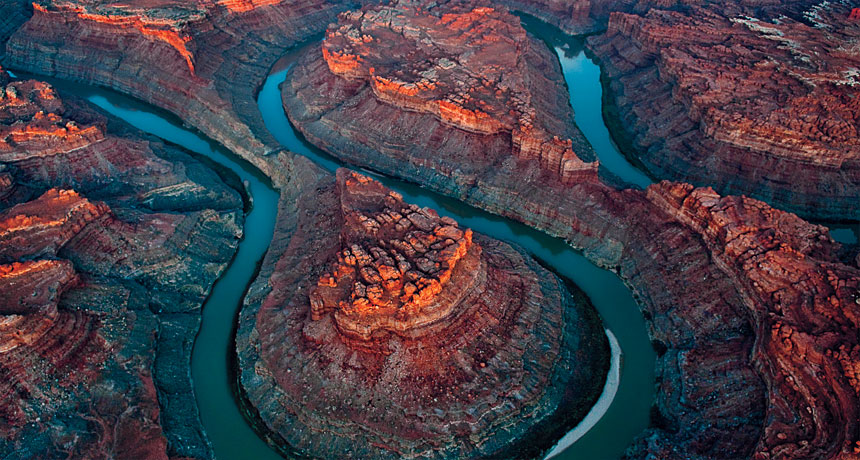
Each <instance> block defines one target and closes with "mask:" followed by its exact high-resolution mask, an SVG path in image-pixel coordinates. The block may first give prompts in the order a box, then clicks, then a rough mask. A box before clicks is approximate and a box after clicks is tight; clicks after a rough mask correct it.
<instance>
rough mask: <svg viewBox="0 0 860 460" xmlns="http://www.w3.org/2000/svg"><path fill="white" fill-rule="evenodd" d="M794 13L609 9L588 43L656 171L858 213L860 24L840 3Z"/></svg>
mask: <svg viewBox="0 0 860 460" xmlns="http://www.w3.org/2000/svg"><path fill="white" fill-rule="evenodd" d="M799 3H800V4H803V3H806V4H808V3H809V2H799ZM795 10H797V8H796V6H795V5H787V6H784V7H780V8H770V9H768V10H766V12H761V13H755V12H754V11H749V9H746V10H745V9H742V8H741V7H740V6H739V5H736V4H734V3H732V2H729V4H726V5H724V4H720V5H710V6H705V7H689V8H686V9H683V10H681V11H660V10H651V11H649V12H647V14H645V13H643V14H641V15H636V14H624V13H613V15H612V17H611V19H610V21H609V29H608V31H607V32H606V33H605V34H602V35H600V36H595V37H591V38H590V39H589V46H590V48H591V50H592V51H593V52H594V54H595V55H597V57H598V58H599V60H600V61H601V65H602V68H603V71H604V75H605V76H606V77H607V78H608V81H609V88H610V90H611V93H610V101H611V102H612V104H613V105H614V108H613V112H612V116H613V118H616V117H617V121H616V122H614V127H615V129H616V130H617V131H618V133H619V134H620V135H621V136H622V137H623V138H626V140H627V142H628V143H629V144H630V145H631V146H632V147H633V150H634V151H635V152H636V153H637V157H638V158H639V159H640V160H641V161H642V163H644V164H645V166H646V167H647V168H648V169H649V170H650V171H651V172H652V173H653V174H654V175H656V176H658V177H661V178H667V179H675V180H682V181H686V182H691V183H694V184H697V185H713V186H714V188H716V189H717V190H718V191H720V192H722V193H736V194H745V195H750V196H754V197H756V198H760V199H762V200H764V201H767V202H768V203H770V204H772V205H775V206H777V207H780V208H782V209H787V210H791V211H794V212H797V213H799V214H801V215H804V216H809V217H815V218H827V219H858V218H860V207H858V206H857V197H858V196H860V143H858V142H860V141H858V127H860V109H858V106H857V100H856V94H857V90H856V87H857V85H860V79H858V75H857V68H858V67H860V54H858V53H857V52H856V49H855V48H856V46H857V43H858V42H860V25H858V24H857V22H856V21H854V20H852V19H850V17H849V16H850V8H849V7H848V6H847V4H843V3H840V2H826V3H823V4H821V5H820V6H813V7H809V8H808V9H806V10H805V11H803V10H801V11H800V12H797V11H795ZM780 13H781V14H780ZM756 14H757V16H756Z"/></svg>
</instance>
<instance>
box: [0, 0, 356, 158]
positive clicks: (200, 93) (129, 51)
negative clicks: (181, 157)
mask: <svg viewBox="0 0 860 460" xmlns="http://www.w3.org/2000/svg"><path fill="white" fill-rule="evenodd" d="M347 5H348V3H343V4H341V3H339V2H327V1H322V0H307V1H304V2H300V3H296V2H287V1H280V2H275V1H223V0H222V1H210V0H199V1H194V2H175V3H170V2H155V3H153V2H149V1H145V0H141V1H138V2H121V3H116V2H110V1H99V2H91V1H81V2H69V1H50V0H45V1H37V2H33V7H32V10H33V11H32V17H30V18H29V20H27V22H26V23H24V24H23V26H21V27H20V28H18V29H17V30H14V31H12V30H10V31H9V32H8V34H9V35H10V36H11V38H10V39H9V40H8V42H6V46H5V50H6V55H5V57H4V60H3V61H4V63H5V64H6V65H7V66H10V67H13V68H17V69H22V70H26V71H29V72H33V73H39V74H44V75H50V76H56V77H60V78H64V79H71V80H78V81H82V82H85V83H90V84H96V85H102V86H106V87H109V88H113V89H116V90H118V91H120V92H123V93H126V94H129V95H131V96H134V97H136V98H139V99H141V100H144V101H146V102H148V103H151V104H153V105H155V106H157V107H159V108H162V109H165V110H167V111H169V112H171V113H173V114H175V115H177V116H179V117H180V118H181V119H182V120H183V122H185V123H187V124H189V125H191V126H193V127H194V128H196V129H198V130H200V131H201V132H203V133H204V134H205V135H207V136H208V137H210V138H212V139H214V140H216V141H218V142H219V143H221V144H223V145H224V146H226V147H227V148H229V149H230V150H231V151H233V152H234V153H236V154H239V155H241V156H243V157H245V158H246V159H248V160H249V161H252V162H257V163H260V164H262V163H261V162H260V161H259V159H257V158H256V157H257V156H260V155H264V154H267V153H271V151H273V150H274V149H275V147H273V146H275V145H276V144H275V143H274V141H273V140H272V138H271V136H270V135H269V134H268V133H267V132H266V130H265V128H264V127H263V123H262V119H261V118H260V114H259V111H258V110H257V107H256V104H255V95H256V91H257V88H258V85H259V84H261V82H262V81H263V80H264V78H265V76H266V75H267V73H268V71H269V69H270V68H271V66H272V65H273V64H274V63H275V61H276V60H277V59H278V58H280V56H281V55H282V54H283V53H284V51H285V50H286V49H287V48H288V47H290V46H293V45H295V44H296V43H299V42H301V41H302V40H305V39H307V38H309V37H310V36H312V35H313V34H315V33H318V32H319V31H320V30H322V29H323V28H324V27H325V25H326V24H328V23H329V22H330V21H331V20H333V19H334V18H335V17H336V14H337V12H339V11H342V10H343V9H345V8H346V6H347ZM7 10H8V12H7ZM2 11H3V12H4V14H9V15H18V16H20V15H21V12H20V11H19V7H18V6H17V5H7V6H6V7H4V8H3V10H2ZM11 28H12V27H11V25H10V27H9V29H11Z"/></svg>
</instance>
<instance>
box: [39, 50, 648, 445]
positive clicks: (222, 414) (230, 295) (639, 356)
mask: <svg viewBox="0 0 860 460" xmlns="http://www.w3.org/2000/svg"><path fill="white" fill-rule="evenodd" d="M315 43H316V42H315ZM548 43H550V45H551V46H555V50H556V52H557V53H558V55H559V59H560V62H561V64H562V67H563V69H564V73H565V79H566V81H567V84H568V86H569V87H570V88H572V91H571V104H572V106H573V107H574V109H575V113H576V121H577V124H578V125H579V126H580V127H581V129H582V131H583V133H584V134H585V136H586V138H588V140H589V141H590V142H591V143H592V145H593V146H594V147H595V150H596V152H597V155H598V157H599V158H600V160H601V163H602V164H603V165H604V166H605V167H607V168H608V169H609V170H610V171H612V172H613V173H615V174H616V175H617V176H619V177H620V178H622V179H623V180H625V181H627V182H629V183H632V184H636V185H638V186H645V185H647V184H648V183H650V180H649V179H648V178H647V176H645V175H644V174H642V172H641V171H639V170H637V169H636V168H635V167H634V166H632V165H630V164H629V162H627V161H626V159H625V158H624V156H623V155H621V154H620V153H619V151H618V149H617V148H616V147H615V145H614V143H613V142H612V140H611V138H610V136H609V132H608V130H607V128H606V126H605V124H604V123H603V117H602V113H601V98H600V81H599V78H600V70H599V68H598V67H597V65H596V64H595V63H594V62H592V61H591V60H590V59H589V58H588V57H586V56H585V55H584V53H583V51H582V47H581V46H579V47H576V45H574V46H573V47H571V45H569V44H564V45H558V46H556V45H554V44H553V43H552V42H550V41H548ZM298 52H300V49H297V50H296V51H293V52H291V53H289V54H288V55H286V56H284V58H283V59H281V61H279V62H278V63H277V64H276V65H275V67H274V68H273V69H272V72H271V74H270V75H269V77H268V78H267V80H266V81H265V83H264V84H263V86H262V88H261V90H260V93H259V96H258V105H259V108H260V111H261V113H262V116H263V119H264V121H265V124H266V127H267V128H268V130H269V131H270V132H271V133H272V134H273V136H274V137H275V138H276V139H277V140H278V142H280V143H281V144H282V145H283V146H284V147H286V148H287V149H289V150H291V151H293V152H295V153H298V154H300V155H305V156H307V157H308V158H310V159H312V160H313V161H315V162H316V163H317V164H319V165H320V166H322V167H323V168H325V169H327V170H329V171H333V170H334V169H336V168H338V167H341V166H345V165H344V164H343V163H342V162H340V161H339V160H337V159H335V158H333V157H331V156H329V155H327V154H326V153H324V152H322V151H320V150H319V149H316V148H314V147H313V146H311V145H309V144H307V143H306V142H305V141H304V140H303V139H302V138H301V137H300V135H298V134H297V133H296V132H295V131H294V130H293V128H292V126H291V125H290V124H289V122H288V120H287V118H286V116H285V114H284V111H283V108H282V106H281V98H280V93H279V90H278V85H279V84H280V83H281V82H282V81H283V80H284V78H285V76H286V72H287V68H288V67H289V65H290V63H291V62H292V61H293V60H294V58H295V57H296V55H297V53H298ZM40 78H41V77H40ZM48 80H49V81H52V82H56V80H52V79H48ZM56 85H57V86H59V87H61V88H64V89H67V90H69V91H73V92H75V93H76V94H78V95H79V96H82V97H85V98H87V99H88V100H89V101H91V102H93V103H94V104H96V105H98V106H99V107H101V108H102V109H103V110H105V111H107V112H109V113H111V114H112V115H114V116H117V117H118V118H121V119H123V120H125V121H126V122H128V123H130V124H131V125H133V126H135V127H137V128H138V129H141V130H142V131H145V132H148V133H151V134H154V135H156V136H158V137H160V138H162V139H164V140H166V141H168V142H171V143H174V144H178V145H180V146H182V147H184V148H186V149H188V150H190V151H192V152H195V153H197V154H198V155H202V156H205V157H207V158H209V159H211V160H212V161H214V162H216V163H218V164H219V165H220V166H221V167H223V168H227V169H229V170H230V171H232V172H233V173H235V174H236V175H238V176H239V178H240V179H241V180H242V181H243V182H244V184H245V187H246V191H247V194H248V197H249V199H250V200H251V201H252V204H253V205H252V206H251V207H250V210H249V212H248V213H247V215H246V217H245V227H244V231H245V238H244V239H243V240H242V241H241V242H240V244H239V248H238V252H237V254H236V256H235V258H234V260H233V261H232V263H231V264H230V266H229V267H228V269H227V270H226V271H225V273H224V274H223V275H222V277H221V278H220V279H219V280H218V281H217V282H216V284H215V286H214V288H213V290H212V293H211V295H210V296H209V298H208V299H207V301H206V303H205V304H204V306H203V322H202V326H201V329H200V333H199V334H198V336H197V339H196V342H195V345H194V351H193V356H192V376H193V379H194V390H195V394H196V398H197V401H198V406H199V411H200V416H201V419H202V421H203V425H204V427H205V429H206V431H207V433H208V435H209V439H210V440H211V442H212V445H213V448H214V450H215V455H216V456H217V457H218V458H219V459H224V460H228V459H245V458H247V459H255V460H262V459H279V458H281V457H280V456H279V455H278V454H277V453H275V451H273V450H272V449H271V448H269V446H268V445H267V444H266V443H265V442H264V441H263V440H262V439H261V438H260V437H259V436H258V435H257V434H256V433H255V432H254V431H253V429H252V428H251V427H250V425H248V424H247V422H246V421H245V419H244V417H243V416H242V414H241V412H240V410H239V407H238V405H237V403H236V401H235V398H234V390H235V388H234V381H233V377H234V374H233V372H232V370H231V369H230V366H231V362H232V356H233V354H232V353H233V351H232V350H231V348H232V345H233V344H232V336H233V328H234V324H235V320H236V317H237V312H238V308H239V306H240V305H241V300H242V297H243V295H244V293H245V291H246V289H247V287H248V285H249V284H250V283H251V281H252V279H253V277H254V276H255V274H256V267H257V265H258V263H259V262H260V261H261V260H262V257H263V256H264V255H265V252H266V250H267V248H268V244H269V241H270V240H271V237H272V234H273V227H274V223H275V220H276V215H277V200H278V195H277V192H276V191H275V190H274V189H272V187H271V185H270V183H269V181H268V180H267V179H266V178H265V177H264V176H262V175H261V174H260V173H259V171H257V170H256V169H254V168H253V167H252V166H250V164H248V163H247V162H245V161H244V160H242V159H240V158H238V157H237V156H235V155H233V154H232V153H230V152H229V151H227V150H226V149H224V148H222V147H220V146H219V145H217V144H215V143H214V142H212V141H209V140H208V139H206V138H204V137H203V136H201V135H199V134H197V133H195V132H193V131H191V130H189V129H186V128H184V127H183V125H182V122H181V121H180V120H179V119H177V118H176V117H174V116H172V115H170V114H167V113H165V112H163V111H161V110H159V109H157V108H154V107H152V106H149V105H147V104H144V103H142V102H139V101H137V100H134V99H131V98H129V97H126V96H123V95H121V94H119V93H116V92H114V91H111V90H106V89H101V88H96V87H92V86H87V85H81V84H77V83H69V82H56ZM365 172H366V173H371V174H372V175H373V176H374V177H375V178H377V179H378V180H380V181H381V182H383V183H384V184H385V185H386V186H388V187H390V188H392V189H394V190H396V191H397V192H399V193H401V194H402V195H403V196H404V198H405V199H406V200H407V201H410V202H413V203H416V204H418V205H421V206H429V207H432V208H434V209H436V210H437V211H438V212H439V214H441V215H446V216H450V217H452V218H454V219H456V220H458V221H459V222H460V223H461V224H463V225H464V226H467V227H470V228H472V229H474V230H475V231H478V232H482V233H484V234H487V235H490V236H492V237H494V238H498V239H501V240H505V241H508V242H511V243H514V244H518V245H520V246H522V247H524V248H526V249H527V250H528V251H529V252H531V253H532V254H533V255H534V256H535V257H537V258H538V259H540V260H542V261H544V262H545V263H546V264H548V265H549V266H551V267H552V268H553V269H554V270H555V271H556V272H558V273H559V274H561V275H562V276H565V277H567V278H569V279H571V280H573V281H574V282H575V283H576V284H577V285H578V286H579V287H580V288H581V289H582V290H583V291H584V292H585V293H586V294H587V295H588V297H589V298H590V299H591V301H592V303H593V304H594V306H595V307H596V308H597V310H598V311H599V312H600V315H601V316H602V318H603V321H604V324H605V326H606V328H607V335H608V337H609V339H610V343H611V345H612V351H613V353H612V356H613V358H612V365H611V367H610V372H609V375H608V378H607V384H606V386H605V388H604V392H603V394H602V395H601V397H600V400H599V401H598V403H597V404H596V405H595V406H594V407H593V408H592V410H591V411H590V412H589V414H588V415H587V416H586V418H585V419H584V420H583V421H582V422H581V423H580V424H579V425H578V426H577V427H576V428H574V430H572V431H571V432H570V433H568V434H567V435H566V436H565V438H564V439H563V440H562V441H561V442H560V443H559V445H558V446H556V448H555V449H553V450H552V451H551V452H550V456H553V458H558V459H588V460H593V459H610V458H619V457H620V456H621V454H622V453H623V451H624V449H625V448H626V447H627V446H628V445H629V444H630V443H631V441H632V440H633V439H634V438H635V437H636V436H637V435H638V434H639V433H641V432H642V430H644V429H645V428H646V427H647V426H648V422H649V412H650V409H651V405H652V403H653V401H654V360H655V353H654V351H653V349H652V347H651V345H650V342H649V339H648V335H647V327H646V325H645V322H644V320H643V318H642V315H641V314H640V313H639V309H638V307H637V305H636V302H635V301H634V299H633V296H632V293H631V292H630V290H629V289H628V288H627V287H626V286H625V285H624V284H623V283H622V281H621V280H620V279H619V278H618V277H617V276H616V275H615V274H613V273H611V272H609V271H607V270H604V269H601V268H599V267H597V266H595V265H594V264H592V263H591V262H589V261H588V260H587V259H585V257H583V256H582V255H581V254H580V253H578V252H577V251H575V250H573V249H572V248H571V247H570V246H568V245H567V244H566V243H565V242H564V241H563V240H562V239H560V238H554V237H550V236H548V235H546V234H544V233H541V232H539V231H537V230H534V229H532V228H530V227H527V226H525V225H523V224H520V223H518V222H515V221H512V220H510V219H506V218H502V217H499V216H495V215H492V214H489V213H487V212H484V211H481V210H478V209H476V208H473V207H471V206H468V205H465V204H463V203H461V202H459V201H457V200H455V199H451V198H448V197H444V196H441V195H439V194H436V193H433V192H430V191H428V190H425V189H423V188H421V187H419V186H416V185H414V184H409V183H406V182H403V181H399V180H396V179H392V178H388V177H381V176H379V175H377V174H373V173H372V172H369V171H365Z"/></svg>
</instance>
